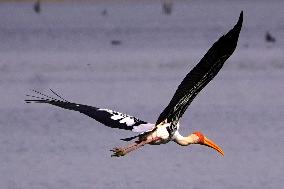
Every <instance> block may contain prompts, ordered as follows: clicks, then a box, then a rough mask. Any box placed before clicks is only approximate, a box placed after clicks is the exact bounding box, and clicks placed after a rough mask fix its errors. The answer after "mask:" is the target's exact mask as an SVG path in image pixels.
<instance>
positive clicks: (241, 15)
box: [233, 11, 244, 33]
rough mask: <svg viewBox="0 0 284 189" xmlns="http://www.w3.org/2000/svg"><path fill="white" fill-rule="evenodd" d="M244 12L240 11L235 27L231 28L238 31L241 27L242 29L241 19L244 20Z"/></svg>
mask: <svg viewBox="0 0 284 189" xmlns="http://www.w3.org/2000/svg"><path fill="white" fill-rule="evenodd" d="M243 15H244V12H243V11H241V13H240V16H239V19H238V22H237V24H236V25H235V27H234V28H233V30H236V31H237V32H238V33H240V31H241V29H242V25H243V20H244V18H243V17H244V16H243Z"/></svg>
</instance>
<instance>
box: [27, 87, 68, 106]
mask: <svg viewBox="0 0 284 189" xmlns="http://www.w3.org/2000/svg"><path fill="white" fill-rule="evenodd" d="M50 90H51V89H50ZM30 91H32V92H34V93H36V94H35V95H28V94H27V95H26V96H27V97H28V98H30V99H25V100H24V101H25V102H26V103H28V104H29V103H47V104H52V103H55V102H67V103H68V102H69V101H67V100H65V99H63V98H62V97H61V96H59V95H58V94H57V93H55V92H54V91H53V90H51V92H52V93H53V94H55V95H56V96H58V97H59V98H61V99H62V100H64V101H61V100H60V99H57V98H53V97H51V96H49V95H46V94H44V93H42V92H39V91H37V90H34V89H30Z"/></svg>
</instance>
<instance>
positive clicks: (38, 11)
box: [34, 0, 41, 14]
mask: <svg viewBox="0 0 284 189" xmlns="http://www.w3.org/2000/svg"><path fill="white" fill-rule="evenodd" d="M34 11H35V12H36V13H38V14H39V13H40V11H41V3H40V0H37V1H36V2H35V3H34Z"/></svg>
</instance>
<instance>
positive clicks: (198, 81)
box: [25, 12, 243, 156]
mask: <svg viewBox="0 0 284 189" xmlns="http://www.w3.org/2000/svg"><path fill="white" fill-rule="evenodd" d="M242 22H243V12H241V14H240V17H239V20H238V22H237V24H236V25H235V26H234V27H233V29H231V30H230V31H229V32H228V33H227V34H225V35H223V36H222V37H220V38H219V40H217V41H216V42H215V43H214V44H213V46H212V47H211V48H210V49H209V50H208V52H207V53H206V54H205V56H204V57H203V58H202V59H201V60H200V62H199V63H198V64H197V65H196V66H195V67H194V68H193V69H192V70H191V71H190V72H189V73H188V74H187V75H186V77H185V78H184V79H183V81H182V82H181V84H180V85H179V86H178V89H177V90H176V92H175V94H174V96H173V98H172V99H171V101H170V103H169V104H168V106H167V107H166V108H165V109H164V110H163V111H162V113H161V114H160V116H159V117H158V119H157V121H156V124H151V123H147V122H145V121H142V120H140V119H137V118H135V117H133V116H129V115H126V114H123V113H119V112H116V111H113V110H109V109H102V108H97V107H92V106H88V105H82V104H77V103H72V102H69V101H67V100H65V99H63V98H62V97H61V96H59V95H58V94H57V93H55V92H54V91H52V90H51V92H52V93H53V94H54V95H56V96H57V97H58V98H59V99H58V98H53V97H50V96H47V95H45V94H43V93H40V92H38V91H35V90H33V91H34V92H35V93H37V94H38V95H37V96H31V95H28V96H29V97H32V98H33V99H28V100H25V101H26V102H27V103H30V102H36V103H47V104H51V105H55V106H58V107H61V108H64V109H68V110H74V111H78V112H80V113H83V114H85V115H87V116H89V117H91V118H93V119H95V120H97V121H98V122H100V123H102V124H104V125H106V126H108V127H111V128H119V129H125V130H131V131H134V132H138V133H139V135H137V136H134V137H130V138H127V139H125V140H126V141H129V140H132V139H135V138H137V137H138V141H136V142H135V143H134V144H132V145H130V146H128V147H126V148H115V149H113V150H112V151H113V152H114V154H113V156H123V155H125V154H127V153H128V152H130V151H133V150H135V149H137V148H138V147H141V146H143V145H145V144H162V143H167V142H169V141H171V140H172V141H175V142H176V143H178V144H180V145H182V146H186V145H189V144H203V145H206V146H209V147H211V148H214V149H215V150H217V151H218V152H220V153H221V154H222V155H223V154H224V152H223V151H222V150H221V148H219V147H218V146H217V145H216V144H215V143H214V142H213V141H211V140H209V139H208V138H206V137H205V136H204V135H203V134H202V133H200V132H195V133H193V134H191V135H189V136H187V137H183V136H181V135H180V134H179V132H178V129H179V119H180V118H181V117H182V115H183V114H184V112H185V111H186V109H187V107H188V106H189V105H190V103H191V102H192V101H193V99H194V98H195V97H196V95H197V94H198V93H199V92H200V91H201V90H202V89H203V88H204V87H205V86H206V85H207V84H208V83H209V82H210V81H211V80H212V79H213V78H214V77H215V76H216V75H217V73H218V72H219V71H220V69H221V68H222V66H223V65H224V63H225V61H226V60H227V59H228V58H229V57H230V56H231V55H232V54H233V52H234V50H235V49H236V46H237V42H238V38H239V33H240V31H241V28H242Z"/></svg>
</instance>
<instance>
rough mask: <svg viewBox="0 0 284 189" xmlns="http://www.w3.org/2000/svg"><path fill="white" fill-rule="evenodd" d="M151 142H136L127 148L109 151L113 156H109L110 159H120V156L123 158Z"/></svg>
mask: <svg viewBox="0 0 284 189" xmlns="http://www.w3.org/2000/svg"><path fill="white" fill-rule="evenodd" d="M150 142H152V140H142V141H136V142H135V143H134V144H131V145H129V146H126V147H122V148H114V149H112V150H110V151H112V152H113V154H112V155H111V156H112V157H120V156H124V155H125V154H127V153H129V152H131V151H133V150H136V149H137V148H139V147H142V146H144V145H145V144H148V143H150Z"/></svg>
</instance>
